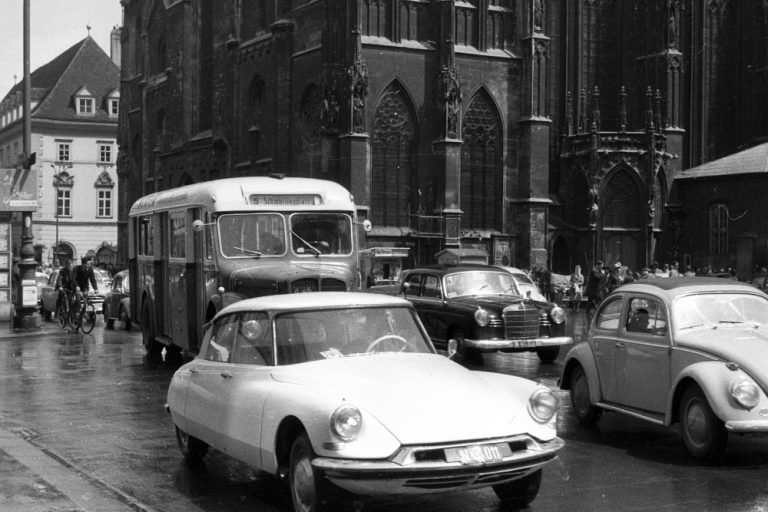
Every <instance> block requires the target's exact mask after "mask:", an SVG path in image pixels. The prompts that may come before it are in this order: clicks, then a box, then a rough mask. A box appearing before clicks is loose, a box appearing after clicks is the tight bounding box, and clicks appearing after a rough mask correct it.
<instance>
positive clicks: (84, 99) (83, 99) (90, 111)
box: [75, 87, 96, 116]
mask: <svg viewBox="0 0 768 512" xmlns="http://www.w3.org/2000/svg"><path fill="white" fill-rule="evenodd" d="M75 108H76V109H77V115H79V116H92V115H94V114H95V113H96V107H95V101H94V99H93V95H92V94H91V93H90V92H89V91H88V89H86V88H85V87H83V88H82V89H80V90H79V91H77V93H76V94H75Z"/></svg>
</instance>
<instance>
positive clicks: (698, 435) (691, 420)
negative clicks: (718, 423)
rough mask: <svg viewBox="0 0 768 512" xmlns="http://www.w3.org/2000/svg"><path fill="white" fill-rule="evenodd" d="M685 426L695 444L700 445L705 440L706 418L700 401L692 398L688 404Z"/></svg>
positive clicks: (706, 432)
mask: <svg viewBox="0 0 768 512" xmlns="http://www.w3.org/2000/svg"><path fill="white" fill-rule="evenodd" d="M685 426H686V430H687V431H688V435H689V437H690V439H691V441H692V442H693V443H695V444H697V445H702V444H704V443H705V442H706V441H707V437H708V433H709V432H708V429H707V418H706V415H705V414H704V409H703V408H702V406H701V402H699V401H698V400H693V401H691V403H690V404H689V405H688V414H686V417H685Z"/></svg>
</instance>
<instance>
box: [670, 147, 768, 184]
mask: <svg viewBox="0 0 768 512" xmlns="http://www.w3.org/2000/svg"><path fill="white" fill-rule="evenodd" d="M756 173H762V174H766V173H768V142H767V143H765V144H760V145H759V146H755V147H752V148H749V149H745V150H744V151H739V152H738V153H734V154H732V155H728V156H726V157H723V158H720V159H718V160H713V161H711V162H707V163H706V164H702V165H698V166H696V167H691V168H690V169H685V170H683V171H680V172H679V173H678V174H677V175H676V176H675V180H680V179H687V178H707V177H715V176H727V175H735V174H756Z"/></svg>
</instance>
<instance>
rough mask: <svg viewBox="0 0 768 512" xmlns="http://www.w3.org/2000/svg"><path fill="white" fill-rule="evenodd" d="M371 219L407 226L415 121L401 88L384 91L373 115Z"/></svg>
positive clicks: (414, 150)
mask: <svg viewBox="0 0 768 512" xmlns="http://www.w3.org/2000/svg"><path fill="white" fill-rule="evenodd" d="M372 156H373V172H372V176H371V190H372V191H374V192H373V193H372V194H371V220H372V221H373V223H374V225H380V226H407V225H408V214H409V213H410V209H411V208H410V204H411V201H410V199H411V195H412V190H413V188H412V186H411V185H412V183H416V172H417V169H416V122H415V115H414V113H413V109H412V108H411V106H410V103H409V101H408V98H407V97H406V95H405V91H403V89H402V87H400V86H399V85H397V84H394V85H392V86H390V87H389V88H387V90H386V91H385V92H384V94H383V96H382V97H381V100H380V101H379V104H378V106H377V107H376V113H375V114H374V116H373V155H372Z"/></svg>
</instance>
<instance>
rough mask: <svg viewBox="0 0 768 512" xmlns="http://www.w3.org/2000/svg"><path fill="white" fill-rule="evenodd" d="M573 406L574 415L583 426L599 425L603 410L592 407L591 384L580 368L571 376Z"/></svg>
mask: <svg viewBox="0 0 768 512" xmlns="http://www.w3.org/2000/svg"><path fill="white" fill-rule="evenodd" d="M570 388H571V405H572V406H573V413H574V414H575V415H576V418H578V420H579V423H581V424H582V425H586V426H590V425H594V424H595V423H597V420H599V419H600V416H602V414H603V410H602V409H600V408H599V407H595V406H594V405H592V402H590V401H589V382H588V381H587V374H586V373H584V369H583V368H582V367H581V366H579V367H577V368H575V369H574V370H573V373H572V374H571V385H570Z"/></svg>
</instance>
